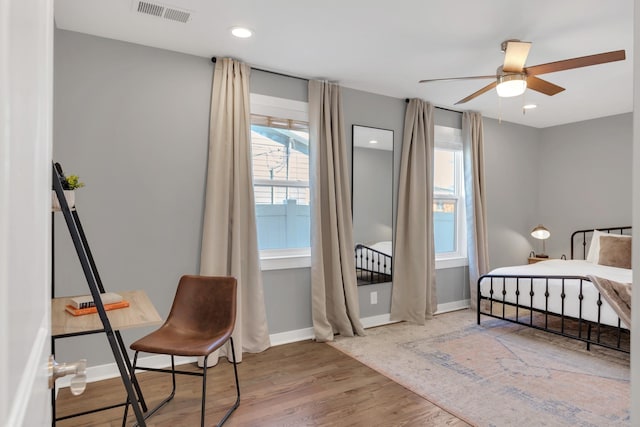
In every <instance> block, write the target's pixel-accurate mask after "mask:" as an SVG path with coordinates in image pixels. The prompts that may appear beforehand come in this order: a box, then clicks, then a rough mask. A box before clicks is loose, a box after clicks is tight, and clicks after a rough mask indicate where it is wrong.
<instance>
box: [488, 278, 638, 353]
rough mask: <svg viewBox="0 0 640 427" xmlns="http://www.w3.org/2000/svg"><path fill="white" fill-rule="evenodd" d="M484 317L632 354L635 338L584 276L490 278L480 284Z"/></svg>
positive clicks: (588, 344)
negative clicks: (632, 337) (631, 341)
mask: <svg viewBox="0 0 640 427" xmlns="http://www.w3.org/2000/svg"><path fill="white" fill-rule="evenodd" d="M477 291H478V299H477V304H478V307H477V322H478V325H479V324H480V321H481V315H485V316H489V317H493V318H496V319H502V320H505V321H508V322H512V323H516V324H519V325H524V326H528V327H531V328H534V329H539V330H542V331H546V332H550V333H553V334H556V335H561V336H564V337H568V338H573V339H576V340H579V341H583V342H585V343H586V345H587V349H589V348H590V345H591V344H594V345H598V346H602V347H606V348H610V349H613V350H618V351H622V352H625V353H629V352H630V333H629V330H628V329H627V328H626V327H625V325H624V324H623V323H622V321H621V320H620V318H619V317H618V316H617V315H615V313H613V314H612V309H611V307H610V306H609V305H608V304H607V303H606V301H604V300H603V299H602V296H601V295H600V293H599V292H598V291H597V290H596V288H595V287H594V285H593V283H591V281H590V280H589V279H588V278H586V277H583V276H520V275H494V274H487V275H484V276H482V277H480V278H479V279H478V286H477Z"/></svg>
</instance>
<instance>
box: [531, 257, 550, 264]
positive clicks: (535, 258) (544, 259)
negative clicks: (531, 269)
mask: <svg viewBox="0 0 640 427" xmlns="http://www.w3.org/2000/svg"><path fill="white" fill-rule="evenodd" d="M550 259H553V258H538V257H535V256H530V257H529V264H535V263H536V262H540V261H547V260H550Z"/></svg>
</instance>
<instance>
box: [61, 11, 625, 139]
mask: <svg viewBox="0 0 640 427" xmlns="http://www.w3.org/2000/svg"><path fill="white" fill-rule="evenodd" d="M148 1H150V2H155V3H161V4H164V5H169V6H173V7H176V8H180V9H186V10H188V11H190V12H191V19H190V20H189V21H188V22H187V23H184V24H183V23H179V22H174V21H170V20H167V19H163V18H158V17H154V16H149V15H143V14H140V13H137V12H136V10H135V8H134V7H133V4H134V3H135V0H55V3H54V13H55V21H56V25H57V27H58V28H61V29H65V30H71V31H78V32H82V33H87V34H93V35H97V36H101V37H107V38H112V39H117V40H123V41H127V42H132V43H138V44H142V45H147V46H153V47H158V48H163V49H169V50H173V51H177V52H184V53H188V54H193V55H198V56H203V57H211V56H217V57H223V56H231V57H234V58H237V59H240V60H242V61H244V62H246V63H248V64H250V65H251V66H253V67H255V68H260V69H265V70H270V71H276V72H281V73H285V74H291V75H295V76H300V77H305V78H314V79H328V80H331V81H336V82H338V83H340V84H341V85H342V86H344V87H349V88H353V89H359V90H363V91H368V92H374V93H378V94H382V95H388V96H392V97H397V98H414V97H417V98H422V99H424V100H427V101H430V102H432V103H433V104H435V105H436V106H441V107H447V108H452V109H456V110H462V109H465V110H475V111H480V112H482V114H483V115H484V116H487V117H492V118H501V119H502V120H504V121H509V122H514V123H521V124H524V125H528V126H534V127H547V126H553V125H559V124H563V123H570V122H576V121H581V120H588V119H592V118H596V117H603V116H609V115H613V114H620V113H626V112H630V111H632V110H633V101H632V84H633V0H615V1H611V0H535V1H526V2H525V1H517V0H516V1H514V0H484V1H477V0H455V1H454V0H429V1H426V0H396V1H389V0H322V1H315V2H311V1H309V0H307V1H305V0H269V1H265V0H263V1H260V0H232V1H231V0H167V1H168V3H167V2H164V1H157V2H156V1H154V0H148ZM233 26H246V27H249V28H251V29H253V30H254V32H255V35H254V37H252V38H251V39H237V38H234V37H233V36H231V35H230V33H229V29H230V28H231V27H233ZM506 39H520V40H523V41H531V42H533V45H532V48H531V51H530V54H529V57H528V60H527V63H526V65H527V66H531V65H537V64H541V63H547V62H552V61H558V60H562V59H567V58H574V57H578V56H584V55H591V54H595V53H601V52H608V51H613V50H619V49H625V50H626V54H627V59H626V60H625V61H620V62H614V63H609V64H602V65H596V66H592V67H586V68H580V69H575V70H568V71H562V72H558V73H551V74H545V75H543V76H541V77H542V78H544V79H546V80H549V81H551V82H552V83H555V84H557V85H560V86H562V87H564V88H566V90H565V91H564V92H561V93H559V94H557V95H555V96H552V97H549V96H546V95H542V94H539V93H537V92H533V91H530V90H528V91H527V92H526V93H525V95H524V96H523V97H516V98H502V99H499V98H498V96H497V94H496V93H495V91H493V90H492V91H490V92H487V93H485V94H484V95H481V96H480V97H478V98H476V99H474V100H472V101H470V102H468V103H467V104H462V105H459V106H454V105H453V104H454V103H455V102H456V101H458V100H460V99H462V98H464V97H465V96H467V95H469V94H471V93H472V92H475V91H476V90H478V89H479V88H481V87H482V86H484V85H486V84H488V83H490V80H489V81H485V80H469V81H466V80H465V81H455V82H438V83H428V84H419V83H418V80H420V79H427V78H442V77H458V76H471V75H486V74H493V73H495V70H496V68H497V67H498V66H499V65H501V64H502V60H503V54H502V53H501V52H500V43H501V42H502V41H503V40H506ZM524 102H526V103H535V104H537V105H538V108H537V109H535V110H529V111H527V113H526V115H523V114H522V105H523V103H524Z"/></svg>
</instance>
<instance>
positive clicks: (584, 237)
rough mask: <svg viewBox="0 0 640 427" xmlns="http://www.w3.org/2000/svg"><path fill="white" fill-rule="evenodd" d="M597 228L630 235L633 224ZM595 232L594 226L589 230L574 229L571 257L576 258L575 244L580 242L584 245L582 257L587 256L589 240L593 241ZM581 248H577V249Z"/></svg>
mask: <svg viewBox="0 0 640 427" xmlns="http://www.w3.org/2000/svg"><path fill="white" fill-rule="evenodd" d="M596 230H598V231H602V232H605V233H612V234H626V235H630V234H631V226H630V225H625V226H622V227H609V228H600V227H598V228H596ZM592 234H593V228H591V229H589V230H578V231H574V232H573V234H572V235H571V259H575V258H574V255H575V252H574V245H575V244H580V245H582V258H580V259H586V258H587V242H591V235H592ZM578 249H579V248H577V249H576V251H577V250H578Z"/></svg>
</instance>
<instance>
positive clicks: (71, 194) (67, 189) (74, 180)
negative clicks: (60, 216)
mask: <svg viewBox="0 0 640 427" xmlns="http://www.w3.org/2000/svg"><path fill="white" fill-rule="evenodd" d="M82 187H84V182H80V177H79V176H78V175H69V176H67V177H66V178H65V179H64V181H62V189H63V190H64V198H65V199H67V204H68V205H69V208H73V207H74V206H75V205H76V193H75V189H76V188H82ZM51 205H52V207H53V210H54V211H59V210H60V203H59V202H58V197H57V196H56V192H55V191H54V190H52V192H51Z"/></svg>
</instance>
